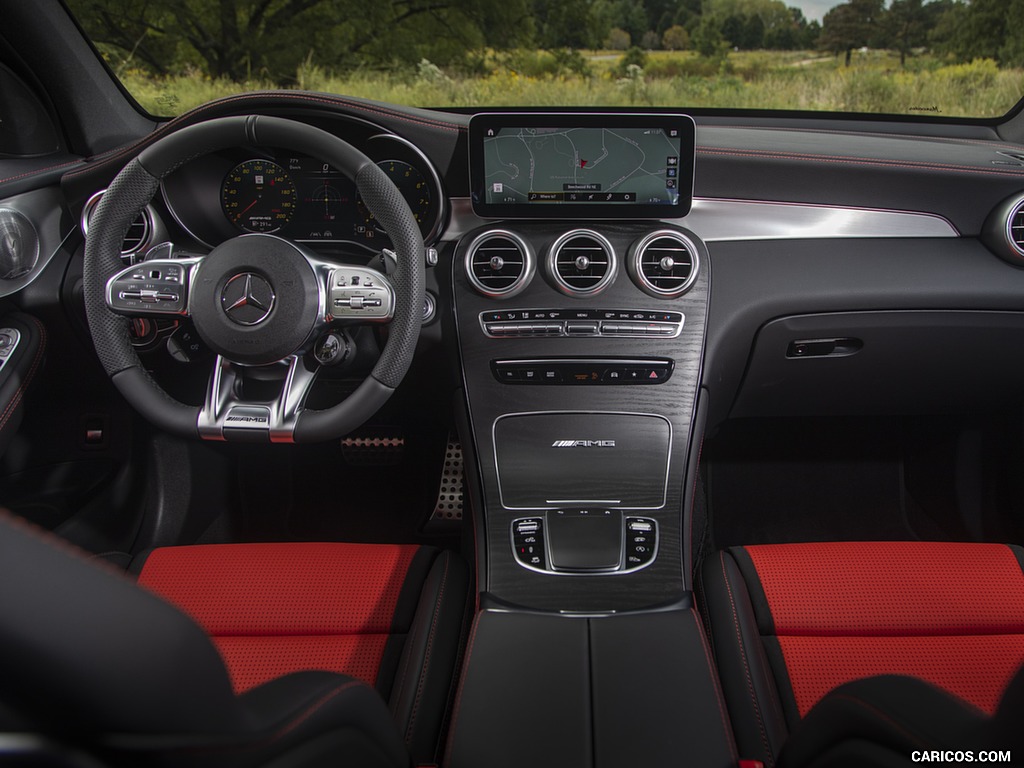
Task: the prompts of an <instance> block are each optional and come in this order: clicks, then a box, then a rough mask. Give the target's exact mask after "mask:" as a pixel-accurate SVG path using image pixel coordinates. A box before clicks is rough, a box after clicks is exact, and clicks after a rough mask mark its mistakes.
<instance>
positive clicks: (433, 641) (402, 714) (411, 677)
mask: <svg viewBox="0 0 1024 768" xmlns="http://www.w3.org/2000/svg"><path fill="white" fill-rule="evenodd" d="M424 549H428V548H424ZM421 551H423V550H421ZM431 552H432V555H433V557H432V561H430V562H429V571H428V572H427V574H426V577H425V578H424V579H423V580H422V584H423V588H422V590H418V592H417V593H416V594H415V595H414V597H415V601H414V602H413V603H412V606H413V607H414V610H413V611H409V613H410V614H411V616H410V618H409V619H408V620H407V623H406V624H405V625H404V626H399V627H396V634H394V635H393V638H396V639H404V643H403V644H402V646H401V654H400V656H399V658H398V663H397V665H396V669H395V673H394V684H393V685H392V686H390V705H391V711H392V713H393V715H394V720H395V722H396V723H397V724H398V727H399V730H400V731H401V732H402V734H403V736H404V739H405V743H406V746H407V748H408V749H409V752H410V753H411V754H412V756H413V759H414V761H415V762H419V763H430V762H434V760H435V759H436V757H437V751H438V744H439V741H440V740H441V739H439V737H440V736H442V733H441V732H442V730H443V724H444V720H445V715H446V713H447V712H448V711H449V709H450V699H451V697H452V692H453V689H454V683H455V680H456V677H457V670H458V667H457V664H458V661H459V649H460V647H461V645H462V638H463V634H464V630H465V625H466V623H467V621H466V617H467V613H468V610H467V599H468V593H469V573H468V569H467V568H466V564H465V562H464V561H463V560H462V559H461V558H460V557H458V556H456V555H453V554H452V553H451V552H447V551H443V552H438V551H437V550H431ZM416 565H417V563H416V562H414V563H413V566H411V567H410V569H409V570H410V574H409V579H408V582H409V583H418V582H416V581H414V580H413V568H414V567H415V566H416ZM404 597H405V595H403V596H402V597H400V598H399V605H398V607H397V609H396V611H395V617H396V622H399V621H402V618H403V613H405V611H404V610H403V606H402V602H403V598H404ZM397 630H401V632H400V633H398V632H397ZM385 655H387V650H385ZM382 672H383V662H382Z"/></svg>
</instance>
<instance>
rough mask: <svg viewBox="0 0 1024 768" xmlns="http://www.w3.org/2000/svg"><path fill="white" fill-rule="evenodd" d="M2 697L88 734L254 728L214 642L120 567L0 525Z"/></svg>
mask: <svg viewBox="0 0 1024 768" xmlns="http://www.w3.org/2000/svg"><path fill="white" fill-rule="evenodd" d="M0 605H2V606H3V607H4V613H5V620H4V621H3V622H2V623H0V679H2V680H3V681H4V682H3V686H2V691H0V696H2V697H3V702H4V704H5V705H6V706H7V707H8V708H10V709H12V710H13V711H15V712H17V713H18V714H19V715H20V716H21V717H22V718H23V719H24V720H27V721H29V722H34V723H39V724H46V725H47V727H48V728H50V729H56V730H65V729H66V730H68V731H76V732H83V731H84V732H98V731H105V732H123V733H145V732H149V731H163V732H182V733H194V734H204V733H207V734H217V733H224V732H229V731H233V730H236V729H238V728H239V727H240V726H241V725H242V723H241V721H240V719H239V710H238V707H237V705H236V701H235V697H234V694H233V693H232V690H231V683H230V681H229V680H228V676H227V672H226V671H225V669H224V665H223V663H222V662H221V659H220V656H219V654H218V653H217V651H216V650H215V649H214V648H213V646H212V645H211V644H210V642H209V640H208V639H207V637H206V635H205V634H204V633H203V631H202V630H201V629H200V628H199V627H198V626H196V625H195V624H194V623H193V622H192V621H190V620H189V619H188V618H187V617H186V616H184V615H183V614H182V613H180V612H179V611H177V610H176V609H174V608H173V607H171V606H170V605H168V604H167V603H165V602H164V601H162V600H159V599H158V598H156V597H154V596H152V595H150V594H147V593H145V592H143V591H142V590H140V589H138V588H137V587H136V586H135V585H134V584H132V583H131V581H129V580H128V579H126V578H124V576H123V575H122V574H120V573H119V572H117V571H115V570H114V569H113V568H108V567H104V566H102V565H101V564H98V563H97V562H96V561H90V560H88V559H87V555H85V554H83V553H81V552H80V551H79V550H77V549H75V548H73V547H71V546H69V545H65V544H62V543H61V542H60V541H59V540H58V539H56V538H55V537H53V536H49V535H47V534H45V533H44V532H42V531H40V530H38V529H36V528H35V527H34V526H32V525H30V524H28V523H26V522H24V521H21V520H19V519H17V518H14V517H12V516H10V515H8V514H6V513H2V514H0Z"/></svg>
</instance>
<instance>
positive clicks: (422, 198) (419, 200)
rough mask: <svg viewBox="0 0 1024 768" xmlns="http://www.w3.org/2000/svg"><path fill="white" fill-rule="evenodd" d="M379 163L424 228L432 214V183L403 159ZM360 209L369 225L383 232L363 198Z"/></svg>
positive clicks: (421, 227)
mask: <svg viewBox="0 0 1024 768" xmlns="http://www.w3.org/2000/svg"><path fill="white" fill-rule="evenodd" d="M377 165H378V167H379V168H380V169H381V170H382V171H384V173H386V174H387V176H388V178H389V179H391V181H393V182H394V183H395V186H396V187H398V191H399V192H401V193H402V197H404V198H405V202H407V203H408V204H409V209H410V210H411V211H412V216H413V218H414V219H416V223H417V224H419V225H420V230H423V229H424V222H426V221H427V220H428V217H429V216H430V185H429V184H428V183H427V180H426V179H425V178H423V174H422V173H420V172H419V171H418V170H416V168H414V167H413V166H411V165H409V163H403V162H402V161H401V160H381V161H380V162H379V163H377ZM359 209H360V210H361V211H362V212H363V215H364V216H365V219H366V226H367V227H371V226H372V227H374V228H375V229H377V230H378V231H380V232H383V230H382V229H381V228H380V226H379V225H378V224H377V222H376V221H374V218H373V214H372V213H370V212H369V210H367V208H366V206H365V205H363V201H362V200H360V201H359Z"/></svg>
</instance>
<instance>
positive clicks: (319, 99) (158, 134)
mask: <svg viewBox="0 0 1024 768" xmlns="http://www.w3.org/2000/svg"><path fill="white" fill-rule="evenodd" d="M268 98H270V99H282V100H293V101H301V102H303V103H313V104H327V105H330V106H341V107H347V108H349V109H352V110H355V111H361V112H365V113H368V114H373V115H378V116H381V117H388V118H392V119H395V120H401V121H402V122H406V123H412V124H414V125H421V126H429V127H432V128H440V129H442V130H446V131H454V132H455V133H461V132H462V131H464V130H466V129H465V127H464V126H461V125H458V124H456V123H446V122H442V121H440V120H429V119H426V118H421V117H414V116H412V115H406V114H403V113H401V112H397V111H393V110H389V109H386V108H383V107H374V106H369V105H366V104H362V103H359V102H356V101H352V100H350V99H344V98H340V97H324V96H310V95H306V94H300V93H276V92H269V91H255V92H253V93H245V94H240V95H237V96H228V97H226V98H223V99H219V100H217V101H213V102H210V103H209V104H203V105H201V106H199V107H196V108H195V109H193V110H191V111H189V112H186V113H185V114H183V115H179V116H178V117H176V118H174V119H173V120H171V121H170V122H168V123H164V124H163V125H162V126H160V127H159V128H157V129H156V130H155V131H154V132H153V133H151V134H149V135H148V136H145V137H144V138H142V139H140V140H139V141H137V142H135V143H133V144H129V145H127V146H125V147H123V148H122V149H120V150H118V151H117V152H116V154H114V155H111V156H110V157H108V158H104V160H115V159H117V158H120V157H124V156H126V155H129V154H132V153H134V152H138V151H140V150H142V149H144V148H145V147H147V146H149V145H150V144H152V143H153V142H155V141H157V140H158V139H160V138H162V137H163V136H164V135H166V134H168V133H171V132H173V131H174V130H176V129H177V128H178V126H179V125H181V124H182V123H188V122H189V121H190V120H192V119H193V118H198V117H200V116H202V114H203V113H204V112H207V111H212V110H213V109H215V108H216V107H218V106H222V105H224V104H234V103H237V102H242V101H258V100H260V99H268ZM270 106H273V105H270ZM90 170H92V167H90V168H85V169H82V170H81V171H73V172H71V173H69V174H68V177H76V176H79V175H81V174H83V173H87V172H88V171H90Z"/></svg>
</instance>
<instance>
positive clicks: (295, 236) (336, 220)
mask: <svg viewBox="0 0 1024 768" xmlns="http://www.w3.org/2000/svg"><path fill="white" fill-rule="evenodd" d="M275 160H276V162H275V161H270V160H262V159H255V160H246V161H243V162H241V163H239V164H238V165H236V166H235V167H234V168H232V169H231V170H230V171H229V172H228V174H227V176H226V177H225V178H224V183H223V185H222V188H221V207H222V209H223V211H224V215H225V216H226V217H227V219H228V221H229V222H230V223H231V224H232V225H233V226H235V227H236V228H237V229H238V230H240V231H242V232H276V233H278V234H280V235H281V236H282V237H287V238H289V239H292V240H299V241H305V242H318V241H319V242H334V241H349V242H364V243H366V244H367V245H374V244H375V241H376V240H378V239H380V238H382V237H385V235H384V233H383V230H381V228H380V227H379V226H377V222H376V221H375V219H374V216H373V214H372V213H370V211H369V209H367V207H366V206H365V205H364V204H363V202H362V200H360V199H359V194H358V192H357V191H356V186H355V184H354V183H353V182H352V181H350V180H349V179H348V178H347V177H345V176H344V175H342V174H341V173H340V172H338V171H337V170H335V169H334V168H332V167H331V166H330V165H328V164H326V163H322V162H320V161H318V160H314V159H312V158H309V157H298V156H291V157H276V158H275ZM377 165H378V166H379V167H380V168H381V169H382V170H383V171H384V173H385V174H387V176H388V178H390V179H391V180H392V181H393V182H394V183H395V185H396V186H397V187H398V189H399V191H400V192H401V193H402V196H403V197H404V198H405V200H406V202H407V203H408V204H409V208H410V209H411V210H412V214H413V216H414V217H415V219H416V221H417V223H419V225H420V228H421V230H422V231H423V233H424V235H425V236H426V235H427V234H428V233H429V231H430V229H431V227H432V226H433V215H434V206H435V205H436V203H437V201H435V200H433V199H432V198H433V196H434V195H433V194H432V192H431V184H430V183H429V182H428V180H427V179H426V178H425V177H424V175H423V174H422V173H421V172H420V171H419V170H417V169H416V168H415V167H414V166H413V165H411V164H409V163H406V162H404V161H401V160H382V161H380V162H378V163H377Z"/></svg>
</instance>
